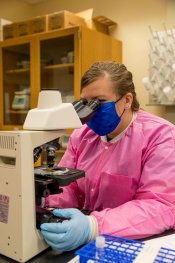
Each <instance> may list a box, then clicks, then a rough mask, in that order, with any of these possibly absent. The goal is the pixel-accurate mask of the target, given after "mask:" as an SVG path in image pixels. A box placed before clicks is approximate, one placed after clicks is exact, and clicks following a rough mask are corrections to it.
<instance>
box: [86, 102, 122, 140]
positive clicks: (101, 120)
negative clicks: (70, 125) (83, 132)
mask: <svg viewBox="0 0 175 263" xmlns="http://www.w3.org/2000/svg"><path fill="white" fill-rule="evenodd" d="M120 99H121V98H120ZM120 99H118V100H117V101H111V102H105V103H102V104H100V107H99V108H98V109H97V111H95V113H94V115H93V117H92V118H91V119H90V120H89V121H88V122H87V123H86V124H87V125H88V126H89V128H91V129H92V130H93V131H94V132H95V133H96V134H98V135H100V136H103V135H107V134H109V133H111V132H112V131H113V130H115V128H116V127H117V126H118V124H119V123H120V120H121V116H119V115H118V114H117V112H116V108H115V104H116V102H118V101H119V100H120Z"/></svg>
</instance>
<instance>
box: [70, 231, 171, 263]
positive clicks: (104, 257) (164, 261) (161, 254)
mask: <svg viewBox="0 0 175 263" xmlns="http://www.w3.org/2000/svg"><path fill="white" fill-rule="evenodd" d="M102 236H104V237H105V245H104V248H100V249H99V248H96V245H95V240H94V241H92V242H90V243H88V244H87V245H85V246H83V247H82V248H80V249H79V250H77V251H76V252H75V254H76V255H78V256H79V258H80V263H88V262H100V263H103V262H108V263H114V262H115V263H134V262H135V260H136V259H137V256H138V255H139V254H140V253H141V252H142V249H143V248H144V245H145V243H144V242H141V241H136V240H130V239H125V238H121V237H116V236H110V235H106V234H104V235H102ZM145 260H146V259H145ZM144 262H146V261H144ZM153 262H154V263H174V262H175V250H172V249H168V248H164V247H161V248H160V250H159V251H158V253H157V255H156V258H155V259H154V261H153ZM140 263H142V262H140ZM147 263H150V262H147Z"/></svg>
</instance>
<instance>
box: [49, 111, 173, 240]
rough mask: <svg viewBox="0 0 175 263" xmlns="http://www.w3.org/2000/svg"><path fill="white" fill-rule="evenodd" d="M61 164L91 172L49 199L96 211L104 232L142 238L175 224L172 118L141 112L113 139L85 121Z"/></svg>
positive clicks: (54, 202)
mask: <svg viewBox="0 0 175 263" xmlns="http://www.w3.org/2000/svg"><path fill="white" fill-rule="evenodd" d="M59 165H60V166H65V167H72V168H78V169H82V170H84V171H85V173H86V175H85V178H81V179H78V180H77V181H76V182H74V183H72V184H70V185H69V186H66V187H64V192H63V193H62V194H58V195H52V196H50V197H48V199H47V202H48V203H49V204H50V205H53V206H59V207H62V208H65V207H69V208H70V207H76V208H80V209H82V208H84V209H89V210H92V211H93V212H92V213H91V214H92V215H94V216H95V217H96V219H97V222H98V229H99V234H101V233H108V234H111V235H117V236H121V237H126V238H134V239H139V238H144V237H148V236H151V235H154V234H158V233H161V232H163V231H165V230H167V229H170V228H175V126H174V125H173V124H170V123H169V122H167V121H166V120H164V119H161V118H159V117H156V116H154V115H151V114H149V113H146V112H144V111H142V110H139V111H138V112H137V116H136V119H135V120H134V122H133V123H132V124H131V125H130V127H129V128H128V130H127V131H126V133H124V134H123V136H122V137H121V138H120V139H119V140H117V141H116V140H115V139H114V140H113V141H110V142H105V141H104V140H103V139H102V138H101V137H100V136H98V135H96V134H95V133H94V132H93V131H92V130H90V129H89V127H87V126H86V125H84V126H83V127H82V128H81V129H77V130H75V131H74V132H73V134H72V135H71V137H70V140H69V144H68V148H67V151H66V153H65V154H64V156H63V158H62V160H61V162H60V163H59Z"/></svg>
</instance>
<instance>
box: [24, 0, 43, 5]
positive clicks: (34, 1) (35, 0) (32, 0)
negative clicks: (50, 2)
mask: <svg viewBox="0 0 175 263" xmlns="http://www.w3.org/2000/svg"><path fill="white" fill-rule="evenodd" d="M21 1H23V2H25V3H28V4H38V3H41V2H45V1H46V0H21Z"/></svg>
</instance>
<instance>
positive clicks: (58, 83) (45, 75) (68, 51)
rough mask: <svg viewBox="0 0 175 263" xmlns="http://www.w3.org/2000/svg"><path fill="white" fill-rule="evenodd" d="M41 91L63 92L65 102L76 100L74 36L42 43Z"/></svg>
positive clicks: (42, 41)
mask: <svg viewBox="0 0 175 263" xmlns="http://www.w3.org/2000/svg"><path fill="white" fill-rule="evenodd" d="M40 65H41V81H40V83H41V90H42V89H54V90H59V91H60V92H61V96H62V100H63V102H72V101H73V100H74V36H73V35H69V36H62V37H58V38H52V39H47V40H46V39H45V40H41V41H40Z"/></svg>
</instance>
